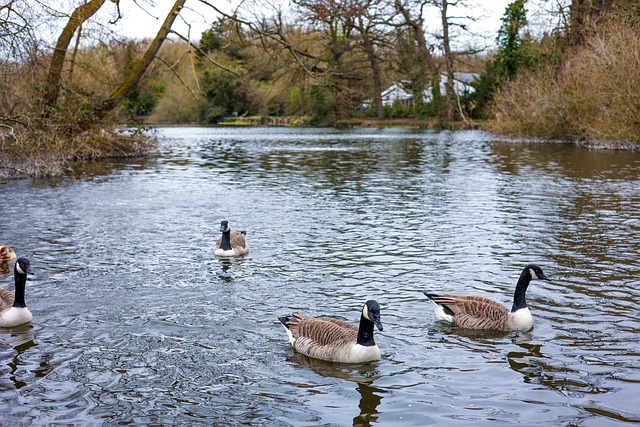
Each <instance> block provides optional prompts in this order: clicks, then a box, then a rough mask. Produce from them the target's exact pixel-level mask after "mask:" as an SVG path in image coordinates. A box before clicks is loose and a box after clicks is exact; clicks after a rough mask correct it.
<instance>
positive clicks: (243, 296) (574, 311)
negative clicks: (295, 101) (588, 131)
mask: <svg viewBox="0 0 640 427" xmlns="http://www.w3.org/2000/svg"><path fill="white" fill-rule="evenodd" d="M159 135H160V146H159V154H158V156H157V157H153V158H149V159H144V160H135V159H128V160H122V161H114V162H93V163H92V162H89V163H85V164H82V165H80V167H79V168H78V169H77V171H76V172H75V173H74V174H69V175H67V176H65V177H62V178H58V179H55V180H19V181H13V182H10V183H9V184H7V185H4V186H0V200H1V201H2V202H1V203H0V217H1V218H3V221H2V222H0V241H3V242H5V243H8V244H10V245H11V246H12V247H13V248H14V249H15V250H16V252H17V253H18V255H19V256H27V257H29V258H30V259H31V260H32V265H33V266H34V268H37V270H38V275H37V276H36V277H34V278H33V280H30V281H29V282H28V284H27V292H26V299H27V304H28V305H29V307H30V309H31V311H32V312H33V314H34V319H33V322H32V326H30V327H29V328H26V329H25V330H21V331H14V330H10V331H0V360H2V361H4V362H3V363H2V364H0V413H1V414H3V415H2V417H3V418H2V421H1V422H0V423H4V424H34V423H38V424H69V425H100V424H108V425H111V424H120V423H125V424H163V423H166V420H168V419H171V420H175V423H176V424H184V425H198V424H200V425H241V424H252V425H253V424H255V425H269V426H280V425H282V426H291V425H313V426H316V425H320V426H323V425H349V424H352V425H367V426H368V425H392V424H394V425H433V424H445V423H448V424H460V423H461V422H462V421H469V422H473V423H476V424H479V425H484V424H486V423H487V422H488V421H489V420H491V421H492V422H494V423H502V424H507V425H512V424H524V425H533V424H549V425H581V426H600V425H614V424H615V425H619V424H622V423H627V422H640V417H639V416H638V410H637V407H636V406H637V405H636V404H635V402H636V401H637V394H638V392H639V391H640V370H639V368H638V366H640V365H639V364H638V361H639V358H638V355H639V354H640V341H639V340H638V336H640V326H639V324H638V320H637V319H638V310H637V307H636V301H638V299H640V282H639V280H638V272H639V271H640V260H639V259H638V256H637V254H638V253H639V252H640V153H620V152H598V151H588V150H577V149H575V148H573V147H570V146H557V145H545V144H516V143H505V142H500V141H494V140H492V139H491V137H490V136H489V135H488V134H486V133H484V132H475V131H474V132H430V131H427V132H423V131H409V130H380V129H369V130H348V131H335V130H327V129H323V130H313V129H261V128H251V129H225V128H167V129H162V130H160V131H159ZM222 219H227V220H229V221H231V222H232V224H235V225H236V227H238V228H242V229H246V230H247V232H248V236H249V239H250V244H251V252H250V253H249V254H248V255H247V256H246V257H243V258H241V259H229V260H227V259H217V258H216V257H215V256H214V255H213V245H214V243H215V241H216V240H217V239H218V237H219V231H218V227H219V224H220V221H221V220H222ZM530 262H535V263H537V264H539V265H541V266H542V268H543V269H544V271H545V273H547V274H548V275H549V276H550V277H552V278H553V282H535V283H532V285H531V286H530V287H529V290H528V292H527V302H528V305H529V308H530V309H531V312H532V315H533V318H534V328H533V330H531V331H529V332H527V333H494V332H483V331H481V332H479V331H469V330H463V329H459V328H455V327H452V326H451V325H448V324H443V323H441V322H438V321H436V319H435V316H434V314H433V309H432V307H431V304H430V303H429V302H428V301H427V300H426V298H424V296H423V294H422V291H424V290H428V291H431V292H455V293H463V294H475V295H481V296H486V297H489V298H491V299H494V300H496V301H500V302H501V303H503V304H505V305H507V306H509V305H510V304H511V301H512V298H513V289H514V286H515V283H516V281H517V279H518V275H519V273H520V271H521V270H522V267H523V266H524V265H526V264H527V263H530ZM0 267H2V266H1V265H0ZM1 272H2V274H3V275H2V276H0V279H2V281H3V287H5V288H7V287H9V288H10V287H11V286H12V282H13V278H12V277H11V276H10V268H8V269H7V268H5V269H3V270H1ZM371 298H373V299H376V300H377V301H378V302H379V303H380V304H381V306H382V317H383V322H384V325H385V330H384V331H383V332H381V333H376V343H377V344H378V345H379V346H380V348H381V351H382V360H380V361H378V362H375V363H371V364H364V365H358V366H351V365H347V366H336V365H333V364H329V363H326V362H318V361H313V360H311V359H308V358H306V357H304V356H300V355H293V356H292V350H291V346H290V345H289V343H288V341H287V339H286V334H284V332H283V330H282V327H281V326H280V325H279V323H278V321H277V317H278V316H279V315H282V314H284V313H290V312H292V311H303V312H308V313H310V314H314V315H315V314H321V315H330V316H335V317H341V318H344V319H347V320H350V321H355V320H356V319H354V313H358V311H359V309H360V307H361V306H362V303H363V302H364V301H366V300H367V299H371Z"/></svg>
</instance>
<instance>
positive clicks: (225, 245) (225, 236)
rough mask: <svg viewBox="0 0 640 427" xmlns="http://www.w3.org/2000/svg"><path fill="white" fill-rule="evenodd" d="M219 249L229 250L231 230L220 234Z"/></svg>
mask: <svg viewBox="0 0 640 427" xmlns="http://www.w3.org/2000/svg"><path fill="white" fill-rule="evenodd" d="M220 247H221V248H222V249H224V250H225V251H228V250H230V249H231V230H228V231H223V232H222V242H221V243H220Z"/></svg>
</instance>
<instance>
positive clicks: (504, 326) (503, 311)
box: [424, 264, 549, 332]
mask: <svg viewBox="0 0 640 427" xmlns="http://www.w3.org/2000/svg"><path fill="white" fill-rule="evenodd" d="M532 280H549V278H548V277H547V276H545V274H544V273H543V272H542V269H541V268H540V267H538V266H537V265H534V264H530V265H527V266H526V267H525V268H524V269H523V270H522V273H521V274H520V278H519V279H518V284H517V285H516V290H515V292H514V294H513V306H512V307H511V311H509V309H508V308H507V307H505V306H504V305H502V304H500V303H498V302H495V301H492V300H490V299H488V298H484V297H476V296H460V295H452V294H430V293H427V292H424V294H425V295H426V296H427V297H428V298H429V300H431V302H432V303H433V304H434V309H435V312H436V316H437V317H438V318H439V319H442V320H446V321H448V322H452V323H453V324H455V325H457V326H460V327H462V328H469V329H493V330H499V331H521V332H526V331H528V330H529V329H531V328H532V327H533V318H532V317H531V312H530V311H529V308H528V307H527V302H526V300H525V294H526V292H527V287H528V286H529V283H530V282H531V281H532Z"/></svg>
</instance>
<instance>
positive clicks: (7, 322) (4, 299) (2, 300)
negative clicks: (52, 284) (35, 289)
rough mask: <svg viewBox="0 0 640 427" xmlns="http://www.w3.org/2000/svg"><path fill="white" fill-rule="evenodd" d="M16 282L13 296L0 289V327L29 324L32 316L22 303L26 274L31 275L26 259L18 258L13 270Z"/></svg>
mask: <svg viewBox="0 0 640 427" xmlns="http://www.w3.org/2000/svg"><path fill="white" fill-rule="evenodd" d="M13 274H14V276H15V280H16V293H15V295H14V294H13V293H11V292H10V291H7V290H6V289H0V327H2V328H12V327H14V326H18V325H22V324H23V323H27V322H31V319H32V318H33V315H32V314H31V311H29V309H28V308H27V304H26V303H25V302H24V288H25V285H26V283H27V274H33V271H32V270H31V263H30V262H29V260H28V259H27V258H18V259H17V260H16V264H15V266H14V268H13Z"/></svg>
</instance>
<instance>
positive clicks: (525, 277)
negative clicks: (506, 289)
mask: <svg viewBox="0 0 640 427" xmlns="http://www.w3.org/2000/svg"><path fill="white" fill-rule="evenodd" d="M530 282H531V276H530V275H529V271H528V270H525V271H523V272H522V274H520V278H519V279H518V284H517V285H516V291H515V292H514V293H513V307H511V311H512V312H514V311H517V310H520V309H521V308H526V307H527V301H526V299H525V295H526V293H527V287H528V286H529V283H530Z"/></svg>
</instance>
